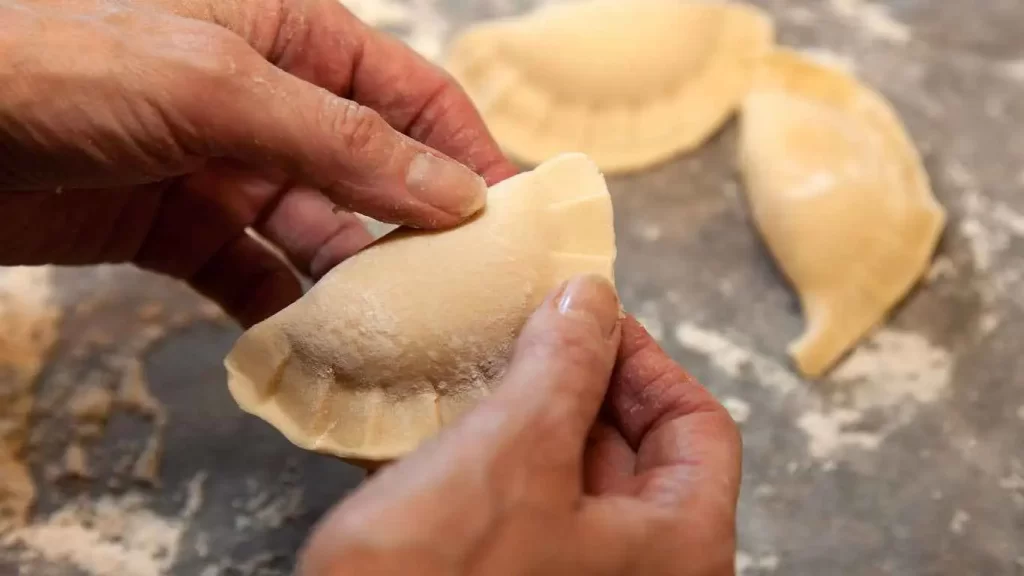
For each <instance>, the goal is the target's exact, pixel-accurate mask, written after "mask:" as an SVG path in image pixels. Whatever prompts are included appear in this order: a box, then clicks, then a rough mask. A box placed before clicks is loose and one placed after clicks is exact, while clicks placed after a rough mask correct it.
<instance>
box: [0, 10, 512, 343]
mask: <svg viewBox="0 0 1024 576" xmlns="http://www.w3.org/2000/svg"><path fill="white" fill-rule="evenodd" d="M474 171H475V172H476V173H477V174H479V175H480V176H483V179H484V180H486V182H487V184H494V183H495V182H497V181H499V180H501V179H503V178H506V177H508V176H510V175H512V174H514V173H515V168H514V167H513V166H512V165H511V164H510V163H509V162H508V161H507V160H506V159H505V158H504V156H502V154H501V153H500V151H499V150H498V146H497V145H496V144H495V142H494V141H493V139H491V137H490V135H489V134H488V132H487V130H486V128H485V127H484V124H483V122H482V120H481V119H480V117H479V115H478V114H477V112H476V110H475V109H474V107H473V105H472V104H471V103H470V101H469V99H468V97H467V96H466V95H465V94H464V93H463V91H462V90H461V89H460V88H459V87H458V86H457V85H456V83H455V82H454V81H453V80H452V79H451V78H450V77H449V76H448V75H447V74H445V73H444V72H443V71H442V70H440V69H439V68H437V67H436V66H434V65H432V64H430V63H429V62H427V61H426V60H424V59H423V58H421V57H420V56H419V55H417V54H415V53H414V52H413V51H412V50H410V49H409V48H407V47H406V46H405V45H403V44H402V43H400V42H398V41H397V40H394V39H392V38H390V37H388V36H387V35H385V34H383V33H380V32H377V31H375V30H373V29H371V28H369V27H368V26H366V25H365V24H363V23H362V22H360V21H359V20H358V19H357V18H355V17H354V16H353V15H352V14H351V13H350V12H349V11H348V10H347V9H345V8H344V7H343V6H342V5H341V4H339V3H338V1H337V0H135V1H132V2H121V1H117V0H70V1H61V2H54V1H52V0H0V266H7V265H36V264H64V265H79V264H94V263H104V262H132V263H135V264H137V265H139V266H142V267H144V268H147V269H150V270H154V271H157V272H161V273H164V274H168V275H171V276H174V277H176V278H180V279H182V280H185V281H187V282H188V283H189V284H191V285H192V286H193V287H194V288H196V289H197V290H199V291H200V292H202V293H203V294H205V295H207V296H209V297H211V298H212V299H213V300H215V301H217V302H218V303H219V304H220V305H221V306H222V307H224V308H225V309H226V310H227V312H229V313H230V314H231V315H232V316H234V317H235V318H236V319H238V320H239V321H240V322H241V323H242V324H243V325H251V324H253V323H255V322H258V321H260V320H262V319H264V318H266V317H267V316H269V315H271V314H273V313H275V312H276V311H278V310H279V309H281V308H282V307H284V306H286V305H288V304H289V303H291V302H292V301H293V300H294V299H296V298H297V297H298V296H300V295H301V287H300V285H299V282H298V280H297V279H296V278H295V277H294V275H293V274H291V273H290V272H289V270H288V268H287V267H286V265H285V263H284V262H283V261H281V260H280V259H279V258H277V257H276V256H275V255H274V254H273V253H272V252H271V251H268V250H267V249H266V248H265V247H264V245H263V244H261V243H260V242H258V241H257V240H255V239H254V238H252V237H250V236H249V235H248V234H247V233H246V229H247V228H252V229H254V230H255V231H256V232H258V233H260V234H261V235H262V236H263V237H265V238H267V239H269V240H270V241H271V243H272V244H273V245H275V246H276V247H277V248H280V249H281V251H282V252H283V253H284V254H285V256H286V257H287V259H288V260H290V262H291V263H292V264H293V265H294V266H295V267H296V268H297V269H298V270H299V271H300V272H303V273H305V274H308V275H310V276H312V277H314V278H316V277H319V276H320V275H322V274H323V273H325V272H326V271H327V270H329V269H330V268H331V267H333V266H334V265H335V264H337V263H338V262H340V261H341V260H342V259H344V258H345V257H347V256H348V255H350V254H352V253H354V252H355V251H357V250H359V249H361V248H363V247H364V246H365V245H366V244H367V243H368V242H369V241H370V240H371V239H372V238H371V236H370V234H369V233H368V232H367V230H366V229H365V228H364V227H363V225H362V223H361V222H360V221H359V220H358V219H357V217H356V216H354V215H353V214H351V213H348V212H344V211H342V212H340V213H336V212H335V207H336V206H340V207H342V208H345V209H347V210H351V211H354V212H360V213H363V214H366V215H367V216H371V217H373V218H376V219H378V220H383V221H386V222H392V223H398V224H406V225H410V226H415V227H421V228H444V227H450V226H454V225H456V224H458V223H460V222H461V221H463V220H464V219H465V218H466V217H468V216H469V215H470V214H471V213H473V212H475V211H476V210H478V209H479V208H480V207H481V206H482V204H483V201H484V195H485V193H486V187H485V183H484V181H483V180H481V178H480V177H479V176H477V175H476V174H474Z"/></svg>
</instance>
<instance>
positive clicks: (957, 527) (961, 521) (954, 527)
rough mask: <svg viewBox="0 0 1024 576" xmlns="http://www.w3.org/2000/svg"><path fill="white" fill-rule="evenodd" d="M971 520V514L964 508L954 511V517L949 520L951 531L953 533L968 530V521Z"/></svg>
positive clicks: (958, 533)
mask: <svg viewBox="0 0 1024 576" xmlns="http://www.w3.org/2000/svg"><path fill="white" fill-rule="evenodd" d="M970 521H971V515H970V514H968V513H967V512H964V511H963V510H957V511H956V512H954V513H953V518H952V519H951V520H950V521H949V531H950V532H952V533H953V534H957V535H960V534H963V533H964V532H966V531H967V523H968V522H970Z"/></svg>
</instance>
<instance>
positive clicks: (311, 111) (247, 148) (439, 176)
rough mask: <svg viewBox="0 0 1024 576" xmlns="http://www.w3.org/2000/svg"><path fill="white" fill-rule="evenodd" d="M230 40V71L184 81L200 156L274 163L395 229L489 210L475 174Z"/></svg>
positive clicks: (436, 224)
mask: <svg viewBox="0 0 1024 576" xmlns="http://www.w3.org/2000/svg"><path fill="white" fill-rule="evenodd" d="M223 36H224V38H223V43H224V44H225V46H222V47H220V48H219V50H218V51H219V53H220V54H222V55H225V54H226V56H224V58H225V59H226V60H227V62H228V63H229V64H228V65H227V66H228V67H229V68H230V72H228V71H222V70H218V68H220V67H219V66H218V65H216V64H213V65H210V66H208V67H207V68H206V69H204V70H205V73H206V74H207V75H208V78H206V79H205V80H206V82H205V83H203V82H191V83H189V82H182V84H185V85H187V87H184V88H183V89H182V90H181V91H179V92H178V94H179V95H180V96H181V98H178V99H177V100H178V102H177V103H176V104H177V105H176V106H175V112H177V111H178V110H180V109H181V106H180V104H181V102H186V103H188V102H191V105H190V106H187V108H188V109H189V113H188V114H187V118H186V120H187V121H188V123H189V125H190V126H191V128H192V129H191V130H190V131H189V132H190V133H191V134H192V135H193V136H194V139H193V140H192V141H193V142H194V144H195V146H197V147H199V148H200V150H199V153H200V154H202V155H204V156H208V157H209V156H215V157H216V156H220V157H230V158H234V159H236V160H240V161H242V162H245V163H246V164H249V165H252V166H256V167H264V166H266V165H267V164H270V165H271V166H272V167H273V168H277V169H283V170H285V171H286V172H288V173H290V174H292V175H293V176H294V177H296V178H299V179H301V180H302V181H303V183H304V184H309V185H312V186H315V187H317V188H320V189H321V190H322V191H323V192H324V193H325V194H326V195H327V196H328V197H329V198H330V199H331V200H333V201H334V202H335V203H336V204H338V205H339V206H341V207H342V208H344V209H346V210H349V211H353V212H359V213H362V214H365V215H367V216H370V217H372V218H376V219H378V220H381V221H385V222H391V223H395V224H404V225H409V226H415V227H420V228H442V227H448V226H453V225H456V224H458V223H459V222H461V221H462V220H464V219H465V218H466V217H468V216H470V215H471V214H473V213H475V212H477V211H478V210H480V209H481V208H482V207H483V205H484V202H485V199H486V193H487V185H486V183H485V182H484V180H483V179H482V178H481V177H480V176H478V175H477V174H475V173H474V172H473V171H472V170H470V169H469V168H467V167H465V166H463V165H462V164H459V163H458V162H456V161H454V160H452V159H451V158H448V157H447V156H445V155H443V154H442V153H440V152H438V151H436V150H433V149H431V148H429V147H427V146H425V145H423V144H421V143H419V142H417V141H415V140H413V139H411V138H409V137H407V136H405V135H404V134H401V133H399V132H398V131H396V130H394V129H393V128H392V127H391V126H390V125H389V124H388V123H387V122H386V121H385V120H384V119H383V118H382V117H381V116H380V115H379V114H378V113H376V112H374V111H373V110H371V109H369V108H366V107H364V106H361V105H359V104H357V103H355V102H352V101H350V100H346V99H344V98H341V97H339V96H337V95H335V94H333V93H331V92H330V91H328V90H325V89H323V88H321V87H319V86H316V85H314V84H311V83H309V82H306V81H304V80H302V79H300V78H298V77H296V76H293V75H291V74H289V73H287V72H285V71H283V70H281V69H279V68H277V67H275V66H273V65H272V64H270V63H269V62H267V61H266V60H264V59H263V58H262V57H261V56H260V55H259V54H258V53H257V52H256V51H255V50H253V49H252V48H251V47H249V45H248V44H246V43H245V41H244V40H242V39H241V37H238V36H235V35H234V34H231V33H230V32H225V33H224V35H223ZM210 68H212V70H210ZM200 73H203V72H200ZM197 90H202V93H201V95H200V97H198V98H197V97H196V94H195V92H196V91H197ZM197 103H198V104H197Z"/></svg>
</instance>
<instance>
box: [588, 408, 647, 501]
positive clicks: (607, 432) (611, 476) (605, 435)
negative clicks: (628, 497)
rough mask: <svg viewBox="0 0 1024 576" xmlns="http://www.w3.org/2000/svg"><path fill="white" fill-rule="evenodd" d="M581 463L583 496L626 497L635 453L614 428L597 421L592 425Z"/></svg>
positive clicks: (634, 463) (634, 462) (634, 464)
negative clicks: (610, 495)
mask: <svg viewBox="0 0 1024 576" xmlns="http://www.w3.org/2000/svg"><path fill="white" fill-rule="evenodd" d="M583 462H584V471H583V486H584V490H585V491H586V493H587V494H591V495H605V494H626V493H628V490H629V488H630V484H629V482H628V480H629V479H631V478H632V477H633V469H634V467H635V466H636V453H635V452H633V449H632V448H631V447H630V446H629V443H628V442H626V439H625V438H623V437H622V434H621V433H620V432H619V431H618V430H617V429H616V428H615V427H614V426H611V425H609V424H607V423H605V422H603V421H601V420H600V419H599V420H598V421H597V423H596V424H594V428H593V429H591V431H590V437H589V438H588V439H587V448H586V454H585V456H584V458H583Z"/></svg>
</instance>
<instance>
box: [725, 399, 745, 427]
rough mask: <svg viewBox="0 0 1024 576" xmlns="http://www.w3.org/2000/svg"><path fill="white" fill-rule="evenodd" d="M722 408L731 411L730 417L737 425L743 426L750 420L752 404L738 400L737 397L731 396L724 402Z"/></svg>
mask: <svg viewBox="0 0 1024 576" xmlns="http://www.w3.org/2000/svg"><path fill="white" fill-rule="evenodd" d="M722 406H725V409H726V410H728V411H729V415H730V416H732V419H733V420H735V421H736V423H737V424H743V423H744V422H746V421H747V419H748V418H750V412H751V409H750V403H748V402H746V401H744V400H741V399H739V398H736V397H735V396H729V397H728V398H724V399H723V400H722Z"/></svg>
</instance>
